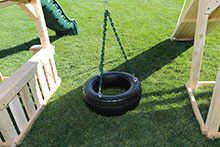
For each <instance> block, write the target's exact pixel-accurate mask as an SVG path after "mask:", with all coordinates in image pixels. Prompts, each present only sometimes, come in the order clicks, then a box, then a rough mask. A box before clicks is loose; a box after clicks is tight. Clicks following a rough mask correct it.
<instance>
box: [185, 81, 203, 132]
mask: <svg viewBox="0 0 220 147" xmlns="http://www.w3.org/2000/svg"><path fill="white" fill-rule="evenodd" d="M186 89H187V91H188V94H189V97H190V102H191V104H192V108H193V112H194V114H195V116H196V119H197V121H198V122H199V125H200V128H201V131H202V133H203V134H206V133H207V127H206V125H205V123H204V121H203V119H202V115H201V113H200V111H199V107H198V105H197V103H196V100H195V97H194V95H193V93H192V89H191V87H190V84H189V83H187V84H186Z"/></svg>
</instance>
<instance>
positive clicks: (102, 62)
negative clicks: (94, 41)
mask: <svg viewBox="0 0 220 147" xmlns="http://www.w3.org/2000/svg"><path fill="white" fill-rule="evenodd" d="M107 16H108V11H107V10H105V14H104V25H103V38H102V54H101V61H100V66H99V71H100V72H99V75H100V80H99V92H98V95H99V97H102V92H101V91H102V83H103V67H104V60H105V59H104V56H105V40H106V31H107Z"/></svg>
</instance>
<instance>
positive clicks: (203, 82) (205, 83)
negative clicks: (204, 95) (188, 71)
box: [198, 81, 215, 88]
mask: <svg viewBox="0 0 220 147" xmlns="http://www.w3.org/2000/svg"><path fill="white" fill-rule="evenodd" d="M210 85H215V81H199V82H198V88H200V87H203V86H210Z"/></svg>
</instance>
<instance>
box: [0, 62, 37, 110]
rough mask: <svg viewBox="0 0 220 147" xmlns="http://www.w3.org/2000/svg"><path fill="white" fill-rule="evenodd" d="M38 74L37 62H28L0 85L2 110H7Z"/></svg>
mask: <svg viewBox="0 0 220 147" xmlns="http://www.w3.org/2000/svg"><path fill="white" fill-rule="evenodd" d="M36 72H37V62H27V63H25V64H24V65H23V66H22V67H21V68H19V69H18V70H17V71H16V72H15V73H14V74H13V75H12V76H11V77H10V78H9V79H7V80H6V81H5V82H4V83H2V84H1V85H0V110H2V109H4V108H5V106H6V105H7V104H8V103H9V102H10V101H11V100H12V99H13V98H14V97H15V96H16V95H17V93H18V92H19V91H20V90H21V89H22V88H23V87H24V86H25V85H26V84H27V82H28V81H29V80H30V79H31V78H32V77H33V76H34V75H35V74H36Z"/></svg>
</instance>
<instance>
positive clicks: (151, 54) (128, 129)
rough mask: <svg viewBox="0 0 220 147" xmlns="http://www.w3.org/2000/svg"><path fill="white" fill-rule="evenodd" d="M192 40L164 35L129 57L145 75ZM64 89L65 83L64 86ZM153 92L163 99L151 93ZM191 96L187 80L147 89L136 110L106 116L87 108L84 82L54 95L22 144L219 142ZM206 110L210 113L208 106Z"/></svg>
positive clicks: (153, 144) (121, 66) (119, 68)
mask: <svg viewBox="0 0 220 147" xmlns="http://www.w3.org/2000/svg"><path fill="white" fill-rule="evenodd" d="M192 45H193V42H171V41H169V40H165V41H163V42H161V43H159V44H158V45H156V46H154V47H152V48H151V49H149V50H147V51H145V52H143V53H142V54H140V55H137V56H136V57H134V58H133V59H131V60H130V62H131V64H132V65H133V66H134V65H135V66H134V69H135V71H136V75H137V76H138V77H139V79H140V80H141V81H142V80H144V79H145V78H147V77H148V76H150V75H151V74H153V73H154V72H155V71H157V70H159V69H161V68H162V67H163V66H165V65H166V64H169V63H170V62H171V61H172V60H174V59H175V58H176V57H177V56H179V55H180V54H182V53H183V52H184V51H186V50H187V49H188V48H190V47H191V46H192ZM126 69H127V67H126V65H125V64H121V65H119V66H118V67H116V68H114V69H112V71H126ZM63 84H65V83H63ZM64 87H65V86H64ZM59 90H64V89H63V87H61V88H60V89H59ZM203 94H204V93H203ZM151 96H156V97H158V99H153V100H148V99H146V98H148V97H151ZM197 96H200V95H197ZM187 97H188V94H187V92H186V90H185V87H184V86H181V87H176V88H174V89H169V90H167V91H166V90H165V91H155V92H149V93H144V94H143V100H142V101H141V103H140V105H139V106H138V107H137V108H136V109H135V110H134V111H130V112H128V113H126V114H125V115H122V116H120V117H103V116H100V115H97V114H95V113H92V112H90V111H89V110H88V109H87V107H86V106H85V104H84V102H83V100H82V87H79V88H76V89H73V90H71V91H70V92H68V93H66V94H65V95H62V96H60V97H59V96H57V97H54V100H53V101H51V102H50V103H49V104H48V105H47V107H46V108H45V110H44V111H43V112H42V115H41V116H40V117H39V119H38V120H37V122H36V123H35V125H34V127H33V129H32V131H30V133H29V134H28V135H27V138H26V139H25V141H24V143H23V144H22V145H24V146H28V145H32V146H45V145H46V146H126V145H128V146H164V145H165V146H191V145H193V146H206V145H208V144H209V143H214V144H218V145H220V142H219V140H218V141H217V142H213V141H212V140H208V139H207V138H206V137H205V136H202V135H201V133H200V128H199V125H198V123H197V121H196V119H195V117H194V114H193V113H192V108H191V105H190V102H189V101H188V100H186V98H187ZM144 99H145V100H146V101H145V100H144ZM207 106H208V104H207V105H206V104H202V105H201V108H202V109H203V108H206V109H207ZM203 113H204V114H206V110H205V111H204V112H203ZM192 119H193V121H192Z"/></svg>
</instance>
